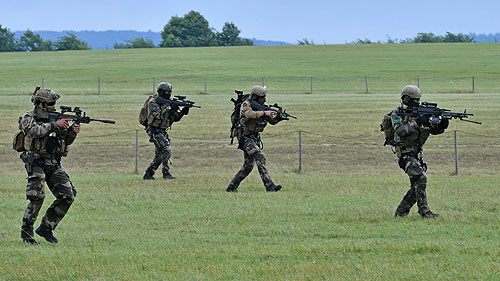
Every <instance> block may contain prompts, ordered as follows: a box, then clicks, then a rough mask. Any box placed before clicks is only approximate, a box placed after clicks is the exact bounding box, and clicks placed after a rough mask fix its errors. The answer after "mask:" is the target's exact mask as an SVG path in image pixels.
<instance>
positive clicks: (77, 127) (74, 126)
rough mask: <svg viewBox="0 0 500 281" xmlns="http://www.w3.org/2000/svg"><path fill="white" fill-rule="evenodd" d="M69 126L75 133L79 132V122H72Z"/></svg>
mask: <svg viewBox="0 0 500 281" xmlns="http://www.w3.org/2000/svg"><path fill="white" fill-rule="evenodd" d="M71 128H73V132H75V133H77V134H78V133H79V132H80V124H76V123H75V124H73V125H72V126H71Z"/></svg>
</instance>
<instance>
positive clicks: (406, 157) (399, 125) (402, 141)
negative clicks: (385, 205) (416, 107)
mask: <svg viewBox="0 0 500 281" xmlns="http://www.w3.org/2000/svg"><path fill="white" fill-rule="evenodd" d="M417 119H418V117H413V116H409V115H403V114H401V107H397V108H396V109H395V110H394V111H393V112H392V114H391V122H392V126H393V128H394V141H395V142H396V144H397V146H396V147H395V149H396V153H397V156H398V157H399V162H398V164H399V167H401V169H403V170H404V171H405V173H406V174H407V175H408V177H409V178H410V189H409V190H408V192H407V193H406V195H405V196H404V197H403V199H402V201H401V203H400V204H399V206H398V208H397V209H396V213H395V215H396V216H403V217H404V216H406V215H408V213H409V212H410V209H411V207H412V206H413V205H414V204H415V203H417V206H418V213H419V214H420V215H421V216H422V217H430V216H431V215H433V216H437V215H438V214H434V213H432V212H431V210H430V209H429V205H428V203H427V195H426V192H425V189H426V186H427V176H426V174H425V172H426V171H427V164H426V163H425V162H424V160H423V158H422V147H423V145H424V144H425V142H426V141H427V138H428V137H429V135H430V134H432V135H438V134H441V133H443V132H444V130H445V129H446V128H447V127H448V120H446V119H444V120H443V121H442V122H440V123H439V124H438V125H435V126H432V125H430V124H425V125H424V124H418V123H417Z"/></svg>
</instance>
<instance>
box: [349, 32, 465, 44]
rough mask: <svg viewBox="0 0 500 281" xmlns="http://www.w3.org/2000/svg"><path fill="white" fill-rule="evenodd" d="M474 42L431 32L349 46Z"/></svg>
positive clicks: (367, 40) (362, 40)
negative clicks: (411, 36)
mask: <svg viewBox="0 0 500 281" xmlns="http://www.w3.org/2000/svg"><path fill="white" fill-rule="evenodd" d="M470 42H474V37H473V36H469V35H465V34H463V33H457V34H453V33H451V32H446V34H445V35H436V34H434V33H432V32H428V33H426V32H420V33H418V34H417V35H416V36H415V37H413V38H406V39H397V38H396V39H393V38H391V37H389V36H387V39H386V41H385V42H383V41H380V40H379V41H371V40H370V39H357V40H356V41H353V42H350V43H349V44H397V43H400V44H407V43H470Z"/></svg>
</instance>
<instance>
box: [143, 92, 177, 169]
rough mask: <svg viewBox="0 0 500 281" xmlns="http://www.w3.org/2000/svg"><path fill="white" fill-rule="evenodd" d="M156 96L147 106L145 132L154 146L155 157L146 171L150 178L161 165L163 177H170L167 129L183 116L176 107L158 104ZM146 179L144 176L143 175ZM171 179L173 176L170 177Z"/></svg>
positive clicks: (169, 149)
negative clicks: (146, 126)
mask: <svg viewBox="0 0 500 281" xmlns="http://www.w3.org/2000/svg"><path fill="white" fill-rule="evenodd" d="M158 96H159V95H158V94H156V95H154V96H153V98H152V99H151V100H150V102H149V104H148V128H147V129H146V132H147V133H148V135H149V137H150V141H152V142H153V143H154V144H155V157H154V159H153V161H152V162H151V164H150V165H149V167H148V168H147V170H146V174H147V175H150V176H151V177H152V176H153V175H154V173H155V171H156V170H157V169H158V167H160V165H161V164H163V169H162V172H163V176H164V177H166V176H167V175H169V176H171V175H170V166H169V161H170V158H171V157H172V148H171V147H170V138H169V136H168V132H167V129H168V128H169V127H171V126H172V124H173V123H174V122H178V121H180V120H181V118H182V116H184V114H183V112H182V111H180V110H179V108H178V107H172V106H170V105H167V104H162V105H160V104H158V103H157V102H156V98H157V97H158ZM145 177H146V175H145ZM171 177H172V178H173V176H171Z"/></svg>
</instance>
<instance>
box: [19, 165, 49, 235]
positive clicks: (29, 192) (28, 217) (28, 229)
mask: <svg viewBox="0 0 500 281" xmlns="http://www.w3.org/2000/svg"><path fill="white" fill-rule="evenodd" d="M26 170H27V171H28V184H27V185H26V199H27V200H29V201H30V202H29V203H28V206H27V208H26V210H25V211H24V215H23V222H22V226H21V238H22V239H23V241H24V242H26V243H30V244H34V243H36V241H35V240H34V233H33V225H34V224H35V222H36V219H37V217H38V213H39V212H40V208H41V207H42V204H43V199H44V198H45V190H44V182H45V173H44V171H43V169H42V168H41V167H39V166H34V165H32V166H30V167H26Z"/></svg>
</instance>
